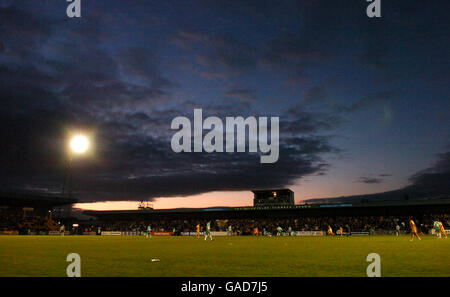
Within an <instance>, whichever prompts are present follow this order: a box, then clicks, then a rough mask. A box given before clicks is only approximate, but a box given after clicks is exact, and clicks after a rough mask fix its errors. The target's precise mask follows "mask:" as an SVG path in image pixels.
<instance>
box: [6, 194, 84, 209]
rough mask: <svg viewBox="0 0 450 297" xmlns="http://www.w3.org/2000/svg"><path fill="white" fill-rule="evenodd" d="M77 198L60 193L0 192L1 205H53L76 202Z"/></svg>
mask: <svg viewBox="0 0 450 297" xmlns="http://www.w3.org/2000/svg"><path fill="white" fill-rule="evenodd" d="M76 202H77V199H74V198H68V197H64V196H60V195H51V194H37V193H28V192H0V205H1V206H16V207H55V206H61V205H68V204H73V203H76Z"/></svg>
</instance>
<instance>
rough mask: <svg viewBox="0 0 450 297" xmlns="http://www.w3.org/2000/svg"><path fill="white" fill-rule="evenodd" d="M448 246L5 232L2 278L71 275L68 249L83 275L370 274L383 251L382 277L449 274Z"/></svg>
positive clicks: (398, 240) (367, 239) (0, 244)
mask: <svg viewBox="0 0 450 297" xmlns="http://www.w3.org/2000/svg"><path fill="white" fill-rule="evenodd" d="M449 251H450V239H437V238H436V237H434V236H431V235H429V236H424V238H423V240H422V241H417V240H414V241H413V242H410V241H409V236H400V237H395V236H359V237H356V236H354V237H349V238H347V237H342V238H337V237H334V238H331V237H271V238H269V237H247V236H242V237H238V236H235V237H216V238H215V240H214V241H212V242H211V241H209V240H208V241H206V242H205V241H204V240H203V239H197V238H194V237H153V238H145V237H141V236H65V237H60V236H0V276H66V267H67V265H68V264H69V263H68V262H66V257H67V255H68V254H69V253H78V254H79V255H80V256H81V275H82V276H189V277H192V276H366V267H367V265H368V264H369V263H368V262H366V257H367V255H368V254H369V253H378V254H379V255H380V256H381V274H382V276H450V258H449ZM152 258H157V259H160V262H151V259H152Z"/></svg>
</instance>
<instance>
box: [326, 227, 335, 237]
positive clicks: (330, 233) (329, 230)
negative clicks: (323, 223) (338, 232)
mask: <svg viewBox="0 0 450 297" xmlns="http://www.w3.org/2000/svg"><path fill="white" fill-rule="evenodd" d="M327 233H328V235H334V233H333V229H331V226H330V225H328V232H327Z"/></svg>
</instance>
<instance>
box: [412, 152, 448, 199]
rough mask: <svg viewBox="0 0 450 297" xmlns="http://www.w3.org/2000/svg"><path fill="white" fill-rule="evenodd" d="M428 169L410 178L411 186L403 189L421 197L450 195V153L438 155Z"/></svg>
mask: <svg viewBox="0 0 450 297" xmlns="http://www.w3.org/2000/svg"><path fill="white" fill-rule="evenodd" d="M438 157H439V160H438V161H437V162H436V163H435V164H434V165H433V166H432V167H430V168H427V169H425V170H422V171H420V172H418V173H416V174H414V175H413V176H411V177H410V179H409V180H410V182H411V185H410V186H408V187H406V188H405V189H406V190H407V191H409V192H412V193H415V195H420V196H422V197H428V198H433V197H448V195H449V194H450V184H449V182H448V181H449V180H450V152H446V153H443V154H440V155H439V156H438Z"/></svg>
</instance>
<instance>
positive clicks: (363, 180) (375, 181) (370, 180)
mask: <svg viewBox="0 0 450 297" xmlns="http://www.w3.org/2000/svg"><path fill="white" fill-rule="evenodd" d="M357 182H359V183H364V184H381V183H382V182H383V180H382V179H381V178H376V177H366V176H361V177H360V178H358V180H357Z"/></svg>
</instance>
